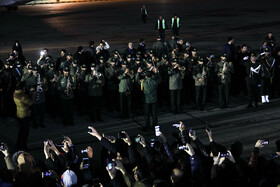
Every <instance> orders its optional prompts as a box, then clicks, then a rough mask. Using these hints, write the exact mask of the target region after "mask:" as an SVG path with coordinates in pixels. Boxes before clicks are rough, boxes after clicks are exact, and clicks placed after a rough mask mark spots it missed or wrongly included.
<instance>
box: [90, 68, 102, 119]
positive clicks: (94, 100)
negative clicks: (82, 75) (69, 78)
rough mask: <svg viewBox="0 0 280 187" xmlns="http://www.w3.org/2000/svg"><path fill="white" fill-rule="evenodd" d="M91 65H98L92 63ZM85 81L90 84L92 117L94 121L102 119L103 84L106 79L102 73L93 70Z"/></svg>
mask: <svg viewBox="0 0 280 187" xmlns="http://www.w3.org/2000/svg"><path fill="white" fill-rule="evenodd" d="M91 67H96V66H95V64H91ZM85 82H86V83H87V84H88V96H89V104H90V119H91V121H92V122H95V120H97V121H102V119H101V114H100V108H101V104H102V95H103V86H104V83H105V79H104V76H103V74H102V73H100V72H97V71H96V70H93V71H92V72H91V73H90V74H88V75H87V76H86V79H85Z"/></svg>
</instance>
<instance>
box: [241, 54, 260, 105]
mask: <svg viewBox="0 0 280 187" xmlns="http://www.w3.org/2000/svg"><path fill="white" fill-rule="evenodd" d="M244 66H245V68H246V74H247V76H246V84H247V90H248V101H249V103H248V108H251V107H252V106H253V105H252V102H253V101H254V107H255V108H257V107H258V100H259V88H258V85H259V84H260V79H261V69H262V68H261V64H260V63H259V62H257V61H256V55H254V54H253V53H252V54H251V55H250V58H249V61H246V62H244Z"/></svg>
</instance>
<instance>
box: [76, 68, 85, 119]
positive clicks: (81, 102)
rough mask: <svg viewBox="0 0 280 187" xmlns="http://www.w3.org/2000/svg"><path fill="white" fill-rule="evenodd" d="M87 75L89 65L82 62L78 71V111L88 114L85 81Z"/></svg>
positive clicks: (81, 113)
mask: <svg viewBox="0 0 280 187" xmlns="http://www.w3.org/2000/svg"><path fill="white" fill-rule="evenodd" d="M86 75H87V65H86V64H82V66H81V69H80V71H78V73H77V75H76V78H77V96H78V103H77V104H78V106H77V109H78V112H79V114H80V115H85V114H87V97H88V95H87V89H88V87H87V83H86V82H85V80H86Z"/></svg>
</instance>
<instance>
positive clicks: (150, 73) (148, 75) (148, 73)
mask: <svg viewBox="0 0 280 187" xmlns="http://www.w3.org/2000/svg"><path fill="white" fill-rule="evenodd" d="M152 75H153V73H152V72H151V71H146V72H145V76H147V77H151V76H152Z"/></svg>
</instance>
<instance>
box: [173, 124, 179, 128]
mask: <svg viewBox="0 0 280 187" xmlns="http://www.w3.org/2000/svg"><path fill="white" fill-rule="evenodd" d="M172 126H173V127H176V128H179V127H180V126H181V124H173V125H172Z"/></svg>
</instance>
